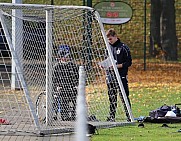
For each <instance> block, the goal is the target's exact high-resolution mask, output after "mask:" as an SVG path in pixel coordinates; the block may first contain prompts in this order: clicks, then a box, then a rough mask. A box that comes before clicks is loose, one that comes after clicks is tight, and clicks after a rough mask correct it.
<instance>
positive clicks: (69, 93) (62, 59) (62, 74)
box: [53, 45, 79, 121]
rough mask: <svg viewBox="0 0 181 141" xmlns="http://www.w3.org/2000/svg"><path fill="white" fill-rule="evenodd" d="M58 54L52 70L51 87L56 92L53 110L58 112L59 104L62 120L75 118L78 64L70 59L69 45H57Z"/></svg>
mask: <svg viewBox="0 0 181 141" xmlns="http://www.w3.org/2000/svg"><path fill="white" fill-rule="evenodd" d="M58 55H59V61H58V63H57V64H55V65H54V72H53V88H54V92H55V93H58V95H56V96H57V97H55V111H56V113H57V112H58V111H57V110H58V106H59V105H60V110H61V111H60V113H61V118H62V120H63V121H68V120H75V117H76V99H77V87H78V83H79V66H78V65H76V64H75V63H73V62H72V61H71V55H72V54H71V52H70V47H69V46H67V45H61V46H59V49H58Z"/></svg>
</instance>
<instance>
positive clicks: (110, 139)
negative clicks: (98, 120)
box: [91, 62, 181, 141]
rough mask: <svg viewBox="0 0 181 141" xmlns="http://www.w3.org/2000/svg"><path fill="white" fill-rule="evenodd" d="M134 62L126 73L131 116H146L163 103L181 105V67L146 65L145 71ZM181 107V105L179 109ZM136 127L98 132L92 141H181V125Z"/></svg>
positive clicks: (166, 64)
mask: <svg viewBox="0 0 181 141" xmlns="http://www.w3.org/2000/svg"><path fill="white" fill-rule="evenodd" d="M142 68H143V67H142V65H138V64H136V62H134V64H133V66H132V67H131V68H130V72H129V87H130V99H131V103H132V111H133V115H134V117H139V116H148V115H149V111H151V110H154V109H156V108H158V107H161V106H162V105H163V104H167V105H173V104H175V103H181V84H180V82H181V72H180V71H179V70H181V65H180V64H179V63H172V64H168V63H162V64H148V68H147V70H146V71H143V69H142ZM180 108H181V106H180ZM138 124H139V123H138V122H137V121H136V124H135V126H125V127H117V128H111V129H101V130H99V134H98V135H93V136H92V138H91V141H177V140H180V139H181V132H178V130H179V129H181V123H177V124H167V125H168V127H162V125H163V123H160V124H155V123H144V125H145V126H144V128H140V127H138Z"/></svg>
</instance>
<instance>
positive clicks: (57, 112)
mask: <svg viewBox="0 0 181 141" xmlns="http://www.w3.org/2000/svg"><path fill="white" fill-rule="evenodd" d="M17 11H18V12H17ZM14 13H16V14H14ZM18 13H19V14H18ZM16 22H17V23H16ZM18 23H19V24H18ZM0 33H1V34H0V36H1V38H3V40H2V41H3V43H2V44H0V45H3V47H4V49H1V52H0V119H1V120H2V121H3V122H2V123H0V124H1V126H0V132H7V131H11V130H12V131H14V132H16V133H18V132H21V133H22V132H25V131H26V132H27V131H28V132H30V133H37V134H39V133H42V134H51V133H63V132H72V131H74V128H75V125H76V124H75V122H76V113H74V112H75V107H76V105H77V103H76V96H77V88H76V86H74V84H75V83H76V79H75V80H74V78H75V77H77V76H76V72H75V71H76V70H77V68H78V67H79V66H83V67H84V69H85V74H86V78H85V80H86V86H85V98H86V105H85V106H86V108H87V116H88V117H87V122H89V123H90V124H93V125H95V126H96V127H97V128H110V127H116V126H123V125H127V124H133V123H134V120H133V115H132V111H131V109H130V106H129V104H128V100H127V98H126V94H125V91H124V88H123V85H122V82H121V80H120V79H118V78H119V73H118V70H117V68H116V66H115V62H114V61H113V60H114V59H113V56H112V53H111V50H110V47H109V44H108V42H107V39H106V36H105V31H104V27H103V24H102V23H101V20H100V17H99V14H98V12H97V11H95V10H94V9H93V8H90V7H85V6H52V5H37V4H12V3H0ZM13 39H16V42H14V41H13ZM62 47H63V49H66V51H67V52H68V57H69V62H63V63H62V64H63V67H62V66H61V67H59V66H58V65H59V64H60V49H62ZM106 50H107V51H108V54H109V58H111V64H112V65H113V69H114V73H115V74H116V78H115V79H117V81H118V84H119V86H118V87H119V88H118V87H116V88H115V89H120V90H121V91H120V92H119V94H118V102H117V111H116V121H114V122H108V121H106V118H107V116H108V115H109V98H108V94H107V91H108V90H107V86H106V72H105V70H104V69H102V68H101V67H100V66H99V62H101V61H103V60H105V59H106V57H107V56H106V54H105V51H106ZM4 52H6V53H7V52H8V53H7V54H5V53H4ZM12 63H14V64H15V69H16V71H15V72H16V73H15V74H12V73H11V66H12ZM67 64H72V65H68V67H67ZM57 66H58V67H57ZM59 72H61V74H63V75H62V76H61V78H59V77H60V76H59V75H58V73H59ZM12 75H15V77H16V78H17V79H18V83H17V84H16V85H18V88H19V89H18V90H17V89H12V86H15V85H13V84H12V83H14V82H13V81H12ZM56 77H58V78H56ZM63 77H64V78H63ZM55 82H56V85H55ZM57 82H58V83H57ZM74 114H75V115H74ZM127 116H129V118H130V119H131V121H127V118H128V117H127Z"/></svg>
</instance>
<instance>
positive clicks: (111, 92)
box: [107, 77, 131, 119]
mask: <svg viewBox="0 0 181 141" xmlns="http://www.w3.org/2000/svg"><path fill="white" fill-rule="evenodd" d="M121 81H122V84H123V87H124V90H125V93H126V96H127V99H128V103H129V105H130V107H131V103H130V99H129V88H128V80H127V78H126V77H122V78H121ZM107 87H108V96H109V101H110V107H109V108H110V112H109V114H110V118H112V119H114V118H115V114H116V108H117V94H118V92H119V93H120V98H121V100H122V103H123V106H124V109H125V112H126V113H128V112H127V108H126V104H125V101H124V99H123V97H122V95H121V90H120V89H119V84H118V82H117V81H112V82H110V83H107ZM126 116H127V117H128V114H126ZM128 118H129V117H128Z"/></svg>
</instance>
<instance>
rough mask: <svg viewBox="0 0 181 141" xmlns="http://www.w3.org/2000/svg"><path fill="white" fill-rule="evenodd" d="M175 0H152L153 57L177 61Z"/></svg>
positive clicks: (150, 50)
mask: <svg viewBox="0 0 181 141" xmlns="http://www.w3.org/2000/svg"><path fill="white" fill-rule="evenodd" d="M174 3H175V2H174V0H151V22H150V49H149V52H150V54H151V55H152V56H154V57H157V56H161V57H162V59H164V60H170V61H176V60H177V57H178V56H177V42H178V41H177V36H176V26H175V7H174Z"/></svg>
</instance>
